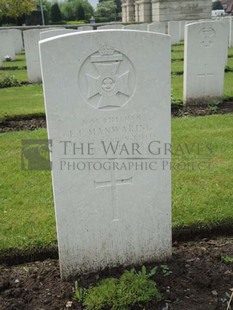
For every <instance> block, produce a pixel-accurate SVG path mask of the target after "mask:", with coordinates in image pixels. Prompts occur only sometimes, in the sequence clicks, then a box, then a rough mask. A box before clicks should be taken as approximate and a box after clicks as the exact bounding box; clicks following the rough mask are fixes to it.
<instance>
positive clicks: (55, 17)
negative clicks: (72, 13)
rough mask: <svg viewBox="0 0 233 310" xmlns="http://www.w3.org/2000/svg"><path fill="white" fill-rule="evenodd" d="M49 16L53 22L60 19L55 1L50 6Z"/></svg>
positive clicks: (59, 12)
mask: <svg viewBox="0 0 233 310" xmlns="http://www.w3.org/2000/svg"><path fill="white" fill-rule="evenodd" d="M50 18H51V21H52V22H54V23H58V22H60V21H61V20H62V15H61V11H60V8H59V5H58V3H57V2H55V3H54V4H53V5H52V6H51V12H50Z"/></svg>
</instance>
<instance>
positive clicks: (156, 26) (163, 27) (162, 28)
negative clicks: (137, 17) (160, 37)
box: [148, 22, 167, 34]
mask: <svg viewBox="0 0 233 310" xmlns="http://www.w3.org/2000/svg"><path fill="white" fill-rule="evenodd" d="M148 30H149V31H152V32H158V33H164V34H166V33H167V23H166V22H154V23H152V24H149V25H148Z"/></svg>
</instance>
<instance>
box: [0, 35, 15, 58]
mask: <svg viewBox="0 0 233 310" xmlns="http://www.w3.org/2000/svg"><path fill="white" fill-rule="evenodd" d="M5 56H9V57H11V59H15V42H14V35H13V33H12V32H11V30H0V58H1V60H3V59H4V57H5Z"/></svg>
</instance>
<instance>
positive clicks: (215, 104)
mask: <svg viewBox="0 0 233 310" xmlns="http://www.w3.org/2000/svg"><path fill="white" fill-rule="evenodd" d="M219 104H220V102H219V101H216V100H213V101H211V102H210V103H209V104H208V108H209V110H210V112H211V113H217V111H218V106H219Z"/></svg>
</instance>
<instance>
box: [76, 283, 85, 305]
mask: <svg viewBox="0 0 233 310" xmlns="http://www.w3.org/2000/svg"><path fill="white" fill-rule="evenodd" d="M74 291H75V293H74V298H75V299H76V300H77V301H78V302H80V303H82V302H83V300H84V297H85V294H86V290H85V288H83V287H80V286H79V285H78V281H75V282H74Z"/></svg>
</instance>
